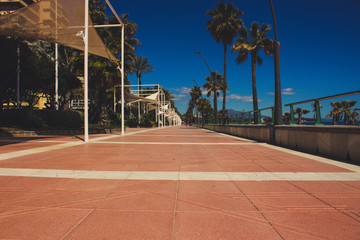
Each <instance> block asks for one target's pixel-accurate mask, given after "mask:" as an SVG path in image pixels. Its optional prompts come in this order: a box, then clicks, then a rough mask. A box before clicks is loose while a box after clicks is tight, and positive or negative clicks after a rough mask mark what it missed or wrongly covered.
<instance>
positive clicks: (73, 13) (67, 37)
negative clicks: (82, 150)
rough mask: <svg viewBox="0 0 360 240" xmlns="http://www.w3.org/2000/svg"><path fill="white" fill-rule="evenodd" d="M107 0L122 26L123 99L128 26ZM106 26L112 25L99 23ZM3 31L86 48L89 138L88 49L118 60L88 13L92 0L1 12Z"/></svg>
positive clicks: (47, 1) (55, 0)
mask: <svg viewBox="0 0 360 240" xmlns="http://www.w3.org/2000/svg"><path fill="white" fill-rule="evenodd" d="M105 1H106V3H107V5H108V6H109V7H110V9H111V11H112V12H113V14H114V15H115V17H116V18H117V20H118V21H119V23H120V24H117V26H121V39H122V44H121V66H118V69H119V70H120V72H121V85H122V88H121V93H122V96H121V98H122V102H124V61H123V60H124V32H125V30H124V29H125V26H124V24H123V23H122V22H121V20H120V18H119V16H118V15H117V14H116V12H115V11H114V9H113V7H112V6H111V4H110V2H109V0H105ZM115 25H116V24H115ZM115 25H113V26H115ZM106 26H111V25H105V26H103V25H101V26H99V27H106ZM0 35H5V36H14V37H23V38H31V39H35V40H44V41H47V42H52V43H57V44H62V45H64V46H68V47H72V48H75V49H78V50H81V51H84V140H85V142H88V141H89V128H88V53H92V54H95V55H97V56H101V57H104V58H107V59H109V60H112V61H116V62H117V61H118V59H117V58H116V57H115V56H114V55H113V54H112V53H111V52H110V51H109V50H108V49H107V48H106V46H105V44H104V43H103V41H102V40H101V38H100V37H99V35H98V34H97V32H96V30H95V28H94V26H93V23H92V21H91V19H90V17H89V0H40V1H39V2H37V3H34V4H31V5H29V6H27V7H24V8H21V9H19V10H16V11H14V12H12V13H10V14H6V15H3V16H0ZM122 105H123V106H122V109H121V115H122V122H121V131H122V134H123V135H124V132H125V130H124V129H125V128H124V120H123V119H124V118H123V116H124V104H122Z"/></svg>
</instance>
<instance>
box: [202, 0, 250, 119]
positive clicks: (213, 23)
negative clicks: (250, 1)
mask: <svg viewBox="0 0 360 240" xmlns="http://www.w3.org/2000/svg"><path fill="white" fill-rule="evenodd" d="M206 15H207V16H210V17H211V20H210V21H208V22H207V23H206V29H207V30H208V31H209V32H210V35H211V36H213V37H214V38H215V41H216V43H218V44H219V43H222V44H223V46H224V80H223V81H224V84H223V86H224V87H225V86H226V85H227V84H226V82H227V76H226V55H227V46H228V45H231V44H232V41H233V39H234V37H235V36H236V35H237V34H238V33H239V31H240V29H241V28H242V27H244V23H243V21H242V19H241V18H240V16H244V13H243V12H242V11H240V10H239V9H238V8H236V7H235V6H234V4H232V3H223V2H219V3H217V4H216V8H215V9H213V10H210V11H207V12H206ZM222 91H223V109H222V111H223V115H225V103H226V89H225V88H224V89H222ZM224 122H225V121H224Z"/></svg>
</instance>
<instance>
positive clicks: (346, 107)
mask: <svg viewBox="0 0 360 240" xmlns="http://www.w3.org/2000/svg"><path fill="white" fill-rule="evenodd" d="M356 103H357V101H349V100H345V101H341V103H340V105H341V109H340V118H341V119H342V118H344V122H345V125H348V124H349V120H350V118H351V117H352V115H351V114H352V110H351V108H352V107H353V106H355V104H356Z"/></svg>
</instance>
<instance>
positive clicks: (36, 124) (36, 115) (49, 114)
mask: <svg viewBox="0 0 360 240" xmlns="http://www.w3.org/2000/svg"><path fill="white" fill-rule="evenodd" d="M82 122H83V121H82V117H81V113H80V112H76V111H70V110H65V111H60V110H59V111H56V110H51V109H46V110H28V109H6V110H1V111H0V125H1V126H2V127H16V128H22V129H80V128H81V127H82Z"/></svg>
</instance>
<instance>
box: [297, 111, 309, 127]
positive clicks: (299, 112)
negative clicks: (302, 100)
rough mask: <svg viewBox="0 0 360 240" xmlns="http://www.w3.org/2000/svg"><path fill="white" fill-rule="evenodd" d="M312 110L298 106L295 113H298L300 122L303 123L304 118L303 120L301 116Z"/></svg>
mask: <svg viewBox="0 0 360 240" xmlns="http://www.w3.org/2000/svg"><path fill="white" fill-rule="evenodd" d="M309 112H310V111H309V110H307V109H306V108H304V109H303V108H296V109H295V111H294V113H295V114H297V115H298V121H299V124H301V123H302V120H301V116H302V115H303V114H304V115H305V114H307V113H309Z"/></svg>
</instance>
